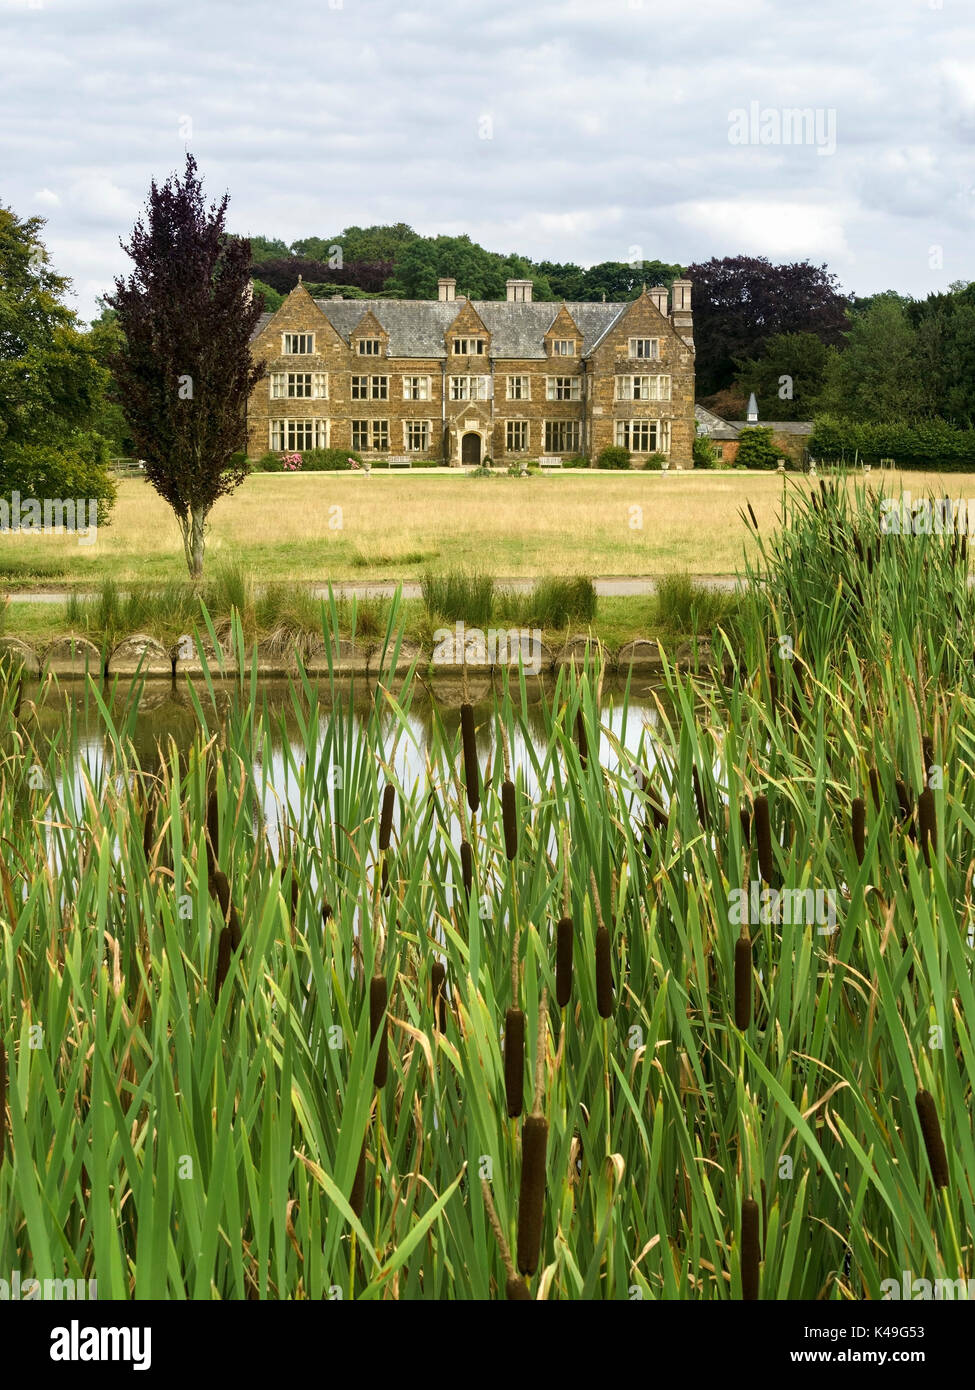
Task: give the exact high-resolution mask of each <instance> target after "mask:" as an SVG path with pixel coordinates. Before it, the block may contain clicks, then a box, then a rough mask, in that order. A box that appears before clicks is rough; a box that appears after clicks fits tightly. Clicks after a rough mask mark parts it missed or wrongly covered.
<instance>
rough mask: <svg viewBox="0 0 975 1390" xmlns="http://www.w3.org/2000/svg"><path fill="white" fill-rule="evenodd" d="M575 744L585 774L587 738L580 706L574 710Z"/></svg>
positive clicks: (587, 756) (587, 751)
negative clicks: (577, 746) (577, 747)
mask: <svg viewBox="0 0 975 1390" xmlns="http://www.w3.org/2000/svg"><path fill="white" fill-rule="evenodd" d="M576 743H577V744H578V745H579V761H580V763H581V764H582V770H583V772H585V770H586V768H587V767H588V766H589V738H588V735H587V734H586V721H585V720H584V719H583V717H582V706H581V705H580V706H579V708H578V709H577V710H576Z"/></svg>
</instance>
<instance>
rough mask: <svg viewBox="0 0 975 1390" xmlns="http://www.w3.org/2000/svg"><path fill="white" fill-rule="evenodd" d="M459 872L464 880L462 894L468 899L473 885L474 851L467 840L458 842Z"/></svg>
mask: <svg viewBox="0 0 975 1390" xmlns="http://www.w3.org/2000/svg"><path fill="white" fill-rule="evenodd" d="M460 872H461V876H462V878H463V880H464V892H465V893H466V894H467V896H468V897H470V896H471V888H472V887H473V885H474V851H473V850H472V849H471V847H470V844H469V843H468V841H467V840H461V842H460Z"/></svg>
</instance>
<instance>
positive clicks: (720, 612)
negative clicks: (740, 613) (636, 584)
mask: <svg viewBox="0 0 975 1390" xmlns="http://www.w3.org/2000/svg"><path fill="white" fill-rule="evenodd" d="M737 605H738V597H737V595H735V594H727V593H723V592H722V591H721V590H720V589H714V588H711V587H710V586H709V585H707V584H697V583H695V581H694V580H693V579H692V578H691V577H690V575H689V574H686V573H677V574H667V575H664V577H663V578H662V579H660V580H658V581H657V620H658V622H659V623H660V626H661V627H662V628H665V629H666V630H667V631H668V632H672V633H680V634H682V635H684V634H690V633H693V634H695V635H697V634H702V635H709V634H710V633H711V631H712V630H713V629H714V627H715V625H716V624H717V623H719V622H721V621H722V619H724V618H725V616H726V615H727V614H729V613H731V612H733V611H734V610H735V609H736V607H737Z"/></svg>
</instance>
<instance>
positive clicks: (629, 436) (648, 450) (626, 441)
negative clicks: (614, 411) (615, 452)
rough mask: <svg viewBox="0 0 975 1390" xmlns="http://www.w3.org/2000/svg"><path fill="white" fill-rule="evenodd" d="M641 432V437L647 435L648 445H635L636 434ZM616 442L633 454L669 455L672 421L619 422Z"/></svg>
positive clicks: (617, 422)
mask: <svg viewBox="0 0 975 1390" xmlns="http://www.w3.org/2000/svg"><path fill="white" fill-rule="evenodd" d="M637 431H639V434H640V435H644V434H646V436H647V445H646V447H644V446H643V445H642V443H634V442H633V440H634V434H635V432H637ZM615 442H616V443H617V444H618V445H619V446H620V447H621V448H623V449H628V450H629V451H630V453H631V454H669V453H670V421H669V420H617V421H616V434H615Z"/></svg>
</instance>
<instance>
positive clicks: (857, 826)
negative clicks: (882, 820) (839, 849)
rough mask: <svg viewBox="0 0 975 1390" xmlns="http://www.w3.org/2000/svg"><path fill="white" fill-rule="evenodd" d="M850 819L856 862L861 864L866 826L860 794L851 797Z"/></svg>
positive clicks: (865, 809) (864, 807)
mask: <svg viewBox="0 0 975 1390" xmlns="http://www.w3.org/2000/svg"><path fill="white" fill-rule="evenodd" d="M852 819H853V849H854V852H855V854H856V857H857V863H858V864H862V863H863V855H864V852H865V845H866V827H867V808H866V805H865V803H864V800H863V797H862V796H855V797H854V798H853V806H852Z"/></svg>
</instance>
